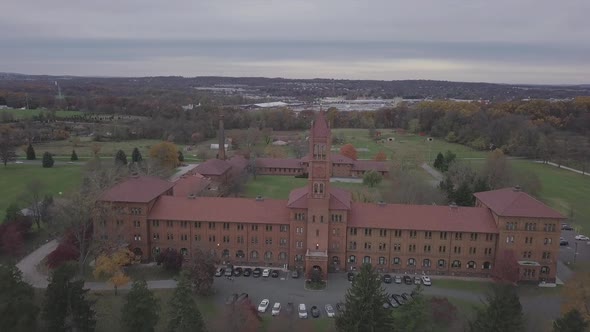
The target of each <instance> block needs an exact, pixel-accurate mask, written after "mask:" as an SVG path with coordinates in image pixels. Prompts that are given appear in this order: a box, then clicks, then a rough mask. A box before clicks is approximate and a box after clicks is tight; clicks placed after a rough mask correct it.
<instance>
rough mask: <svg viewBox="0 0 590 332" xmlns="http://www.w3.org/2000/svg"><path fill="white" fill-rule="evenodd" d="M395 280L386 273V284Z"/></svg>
mask: <svg viewBox="0 0 590 332" xmlns="http://www.w3.org/2000/svg"><path fill="white" fill-rule="evenodd" d="M392 281H393V279H392V278H391V275H389V274H386V275H384V276H383V282H384V283H386V284H391V282H392Z"/></svg>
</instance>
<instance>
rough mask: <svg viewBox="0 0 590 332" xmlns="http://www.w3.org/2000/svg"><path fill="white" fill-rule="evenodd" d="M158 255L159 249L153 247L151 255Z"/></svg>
mask: <svg viewBox="0 0 590 332" xmlns="http://www.w3.org/2000/svg"><path fill="white" fill-rule="evenodd" d="M159 253H160V247H154V248H153V249H152V254H154V255H157V254H159Z"/></svg>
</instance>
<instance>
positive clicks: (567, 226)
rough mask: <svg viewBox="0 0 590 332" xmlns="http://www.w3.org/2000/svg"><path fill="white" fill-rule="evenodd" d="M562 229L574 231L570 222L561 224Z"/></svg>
mask: <svg viewBox="0 0 590 332" xmlns="http://www.w3.org/2000/svg"><path fill="white" fill-rule="evenodd" d="M561 230H562V231H573V230H574V228H573V227H572V226H570V225H568V224H561Z"/></svg>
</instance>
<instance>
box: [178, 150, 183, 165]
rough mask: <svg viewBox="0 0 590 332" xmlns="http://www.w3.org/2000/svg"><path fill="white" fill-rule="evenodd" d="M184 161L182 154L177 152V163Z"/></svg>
mask: <svg viewBox="0 0 590 332" xmlns="http://www.w3.org/2000/svg"><path fill="white" fill-rule="evenodd" d="M183 161H184V155H183V154H182V151H180V150H178V162H180V163H181V162H183Z"/></svg>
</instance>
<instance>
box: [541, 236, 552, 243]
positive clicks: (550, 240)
mask: <svg viewBox="0 0 590 332" xmlns="http://www.w3.org/2000/svg"><path fill="white" fill-rule="evenodd" d="M551 242H553V240H552V239H551V238H547V237H546V238H545V239H544V240H543V243H544V244H551Z"/></svg>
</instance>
